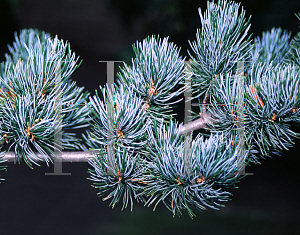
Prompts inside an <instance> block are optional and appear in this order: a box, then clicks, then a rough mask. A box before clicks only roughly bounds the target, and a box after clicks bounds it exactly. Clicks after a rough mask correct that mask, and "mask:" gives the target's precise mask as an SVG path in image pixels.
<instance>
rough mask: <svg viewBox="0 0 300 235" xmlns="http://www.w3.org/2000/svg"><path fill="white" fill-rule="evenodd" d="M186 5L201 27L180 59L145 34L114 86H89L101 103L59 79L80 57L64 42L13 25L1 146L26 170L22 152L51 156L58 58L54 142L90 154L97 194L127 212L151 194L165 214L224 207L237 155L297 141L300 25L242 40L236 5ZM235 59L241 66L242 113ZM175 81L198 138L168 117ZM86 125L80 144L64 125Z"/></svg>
mask: <svg viewBox="0 0 300 235" xmlns="http://www.w3.org/2000/svg"><path fill="white" fill-rule="evenodd" d="M198 11H199V16H200V22H201V28H199V29H198V30H197V32H196V40H195V41H192V42H190V46H191V50H190V51H189V52H188V53H189V56H190V58H183V57H182V56H180V48H178V47H177V46H176V45H175V44H174V43H172V42H169V39H168V38H160V37H159V36H154V35H153V36H151V37H147V38H146V39H144V40H143V41H142V42H137V43H136V44H134V45H133V51H134V53H135V58H133V59H132V61H131V64H130V65H129V64H126V63H124V65H123V67H121V68H120V72H119V73H118V77H117V80H116V83H115V84H114V85H112V86H111V87H109V86H108V85H106V86H104V87H101V86H100V90H101V93H102V96H103V100H101V99H100V97H99V95H98V93H97V91H96V95H95V96H93V97H90V96H89V93H88V92H83V88H79V87H77V86H76V83H75V82H73V81H72V80H71V79H70V76H71V74H72V73H73V72H74V71H75V69H77V68H78V66H79V65H80V63H78V58H76V57H75V54H74V53H72V52H71V50H70V46H69V44H68V43H64V42H63V41H62V40H59V39H58V38H57V37H54V38H53V37H51V36H50V35H49V34H47V33H45V32H42V31H38V30H33V29H26V30H23V31H21V32H20V35H19V36H18V35H17V34H16V37H15V38H16V41H15V42H14V43H13V46H9V50H10V54H7V55H6V61H5V62H3V63H2V64H1V67H0V86H1V93H0V125H1V129H0V136H1V141H2V143H6V144H9V145H10V147H13V146H14V151H15V153H16V154H17V155H16V156H17V157H19V158H20V157H22V158H23V160H24V161H25V162H26V163H27V164H28V165H29V166H30V167H32V163H34V164H38V163H37V161H38V160H40V159H39V158H38V157H37V156H36V155H35V154H34V151H38V152H39V153H41V154H42V156H43V160H44V161H46V162H49V161H52V157H51V156H50V154H49V153H51V154H52V153H53V148H55V147H53V141H54V137H53V136H54V134H55V133H54V132H55V122H54V111H55V110H54V104H53V102H54V101H53V100H54V99H55V93H54V91H53V87H54V85H55V64H56V63H57V62H60V63H61V79H62V94H63V95H62V104H63V108H62V114H63V120H62V129H63V138H62V146H63V147H64V148H65V149H82V150H84V151H88V150H94V151H95V153H94V157H93V158H91V159H90V160H89V164H90V166H91V167H92V168H90V169H89V171H88V172H89V174H90V177H89V179H90V180H91V181H93V185H92V186H93V187H95V188H97V189H98V190H99V193H98V195H99V196H101V197H103V200H110V206H112V207H115V206H116V204H118V203H121V204H122V209H124V208H126V207H127V206H128V205H130V207H131V210H132V208H133V204H134V201H135V200H136V201H137V202H142V203H144V205H147V206H151V205H154V209H155V208H156V206H157V205H158V204H160V203H163V204H164V205H165V206H166V207H167V209H168V210H170V211H171V212H172V214H173V216H175V215H181V214H182V210H185V209H186V210H187V213H188V214H189V216H190V217H191V218H193V217H194V216H195V213H194V212H193V210H192V209H198V210H207V209H208V208H212V209H219V208H220V207H222V206H224V205H223V203H224V202H226V201H228V200H230V196H231V193H230V192H228V191H227V189H228V188H229V189H230V188H231V189H232V188H237V186H236V185H237V183H238V182H239V180H240V179H241V178H243V177H244V176H243V175H241V174H240V172H241V170H243V169H244V168H245V166H247V165H248V163H250V162H253V163H259V162H260V160H261V158H265V157H269V156H271V155H272V154H274V153H275V154H277V155H280V154H281V152H282V150H287V149H289V148H290V147H292V146H293V144H294V142H293V140H294V139H295V138H299V135H300V134H299V133H296V132H294V131H293V126H294V125H297V124H299V122H300V110H299V105H300V95H299V91H300V84H299V82H300V33H298V35H296V37H295V38H293V39H291V38H290V37H291V34H290V33H289V32H287V31H283V30H282V29H280V28H277V29H275V28H273V29H272V30H271V31H269V32H263V34H262V36H261V37H257V38H255V39H254V41H252V40H251V35H249V33H248V32H249V29H250V26H251V25H250V18H248V19H247V18H246V15H245V10H244V9H243V8H242V7H241V6H240V4H239V3H235V2H232V1H227V0H219V1H218V2H208V3H207V9H206V10H205V11H204V12H203V11H202V10H201V9H200V8H199V9H198ZM296 16H297V18H298V19H299V20H300V13H298V14H296ZM186 60H189V61H190V63H191V70H188V69H187V67H185V61H186ZM238 62H243V63H244V67H243V69H244V70H243V71H242V77H243V83H242V89H243V90H244V91H243V94H244V97H243V102H244V103H243V104H244V109H243V111H242V112H241V111H240V109H238V108H237V104H238V103H239V100H238V99H239V98H240V96H239V92H240V90H239V89H240V88H239V87H240V86H241V84H239V82H238V76H237V73H238V66H237V63H238ZM187 75H190V76H187ZM189 77H190V80H188V79H189ZM186 81H190V82H191V85H192V92H193V98H197V99H198V102H199V109H200V113H199V114H197V113H194V112H191V113H192V114H193V115H192V118H193V119H196V120H200V118H203V115H205V114H207V113H208V114H209V115H208V116H206V117H209V119H208V120H206V125H207V127H208V128H207V129H208V130H209V132H210V134H209V135H204V134H202V133H199V134H198V135H197V136H196V138H195V139H193V138H192V134H193V133H192V132H191V133H186V134H184V135H183V134H181V131H180V130H181V129H182V128H183V124H179V123H178V122H177V121H176V119H175V118H174V116H175V115H176V114H175V113H173V110H172V105H173V104H176V103H178V102H180V101H181V100H180V99H179V98H178V97H179V95H181V94H182V93H183V92H184V91H185V87H184V84H185V82H186ZM171 100H172V101H171ZM174 100H175V101H174ZM78 104H85V105H78ZM202 104H205V106H203V105H202ZM240 117H242V122H243V127H240V126H239V125H238V121H239V120H238V119H239V118H240ZM201 120H203V119H201ZM86 126H90V127H91V128H90V129H89V130H87V131H86V133H85V134H83V135H82V137H83V140H84V143H80V141H81V140H80V139H78V138H75V137H74V136H73V135H72V133H66V132H65V130H67V129H70V130H71V129H74V128H80V127H86ZM241 130H242V132H241ZM240 133H243V137H242V138H243V140H244V141H245V145H244V146H242V147H241V143H242V142H243V141H241V139H238V138H237V136H238V134H240ZM241 148H243V151H241ZM19 154H21V155H20V156H19ZM0 163H2V159H0ZM4 169H5V167H3V166H1V168H0V170H4Z"/></svg>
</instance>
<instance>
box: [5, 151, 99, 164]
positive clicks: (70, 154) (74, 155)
mask: <svg viewBox="0 0 300 235" xmlns="http://www.w3.org/2000/svg"><path fill="white" fill-rule="evenodd" d="M93 153H94V151H88V152H84V151H66V152H62V155H61V160H62V162H87V161H88V160H89V159H90V158H93V157H94V156H93ZM35 154H36V155H37V156H38V157H40V158H41V159H43V157H42V155H41V154H39V153H35ZM2 156H4V157H3V160H6V161H8V162H14V161H15V153H13V152H5V153H3V155H2ZM16 160H17V159H16Z"/></svg>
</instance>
